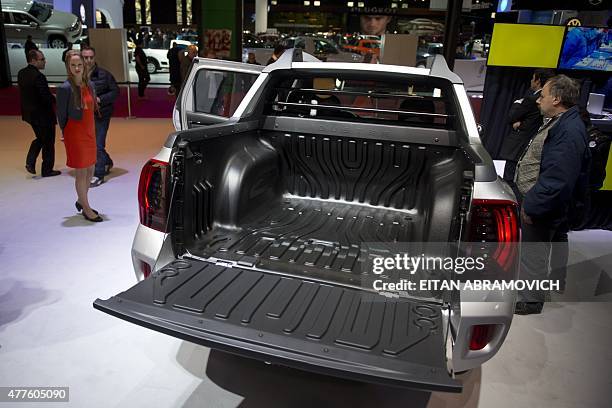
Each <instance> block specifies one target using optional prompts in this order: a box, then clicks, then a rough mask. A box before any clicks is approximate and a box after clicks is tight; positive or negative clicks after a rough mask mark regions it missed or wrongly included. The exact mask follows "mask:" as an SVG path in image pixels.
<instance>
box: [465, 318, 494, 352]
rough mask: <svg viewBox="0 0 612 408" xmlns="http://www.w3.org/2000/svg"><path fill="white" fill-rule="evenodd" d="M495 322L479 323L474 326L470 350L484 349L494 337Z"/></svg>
mask: <svg viewBox="0 0 612 408" xmlns="http://www.w3.org/2000/svg"><path fill="white" fill-rule="evenodd" d="M495 326H496V325H495V324H479V325H477V326H472V337H470V350H482V349H483V348H485V347H486V345H487V344H489V342H490V341H491V339H492V338H493V334H494V333H495Z"/></svg>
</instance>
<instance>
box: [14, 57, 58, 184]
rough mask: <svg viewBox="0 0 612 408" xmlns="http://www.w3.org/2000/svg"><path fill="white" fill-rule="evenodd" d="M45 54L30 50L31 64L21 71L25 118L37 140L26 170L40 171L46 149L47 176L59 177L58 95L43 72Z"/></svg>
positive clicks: (22, 105)
mask: <svg viewBox="0 0 612 408" xmlns="http://www.w3.org/2000/svg"><path fill="white" fill-rule="evenodd" d="M45 62H46V60H45V56H44V55H43V53H42V52H41V51H40V50H31V51H30V52H29V53H28V66H27V67H25V68H23V69H22V70H20V71H19V73H18V74H17V83H18V84H19V93H20V95H21V118H22V119H23V120H24V121H26V122H28V123H29V124H30V126H32V129H33V130H34V135H35V136H36V139H34V140H33V141H32V144H31V145H30V150H29V151H28V156H27V158H26V166H25V167H26V170H27V171H28V172H29V173H32V174H36V159H37V158H38V154H39V153H40V151H41V150H42V159H43V162H42V170H41V174H42V176H43V177H51V176H57V175H59V174H61V173H60V172H59V171H56V170H53V165H54V164H55V124H56V123H57V121H56V119H55V111H54V110H53V105H54V104H55V97H54V96H53V94H52V93H51V91H50V90H49V84H48V83H47V78H46V77H45V76H44V75H43V74H42V73H41V72H40V70H41V69H45Z"/></svg>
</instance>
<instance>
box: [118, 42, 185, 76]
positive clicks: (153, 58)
mask: <svg viewBox="0 0 612 408" xmlns="http://www.w3.org/2000/svg"><path fill="white" fill-rule="evenodd" d="M175 43H176V44H177V46H178V48H179V49H180V50H184V49H186V48H187V47H188V46H189V45H191V44H192V43H191V42H189V41H185V40H171V41H170V48H172V47H174V44H175ZM127 48H128V61H129V62H130V63H133V64H136V62H135V61H134V50H135V49H136V44H134V43H133V42H132V41H128V42H127ZM143 51H144V53H145V55H146V56H147V71H148V72H149V74H156V73H158V72H162V71H164V72H165V71H168V70H169V69H170V63H169V62H168V50H166V49H163V48H144V49H143Z"/></svg>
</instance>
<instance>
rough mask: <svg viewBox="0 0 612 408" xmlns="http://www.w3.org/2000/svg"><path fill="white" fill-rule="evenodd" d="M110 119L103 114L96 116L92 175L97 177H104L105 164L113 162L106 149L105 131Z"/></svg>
mask: <svg viewBox="0 0 612 408" xmlns="http://www.w3.org/2000/svg"><path fill="white" fill-rule="evenodd" d="M110 120H111V118H110V116H105V117H102V118H98V117H96V147H97V150H98V151H97V155H96V167H95V169H94V176H96V177H99V178H104V176H105V175H106V166H109V165H112V164H113V160H112V159H111V158H110V156H109V154H108V152H107V151H106V133H107V132H108V126H109V125H110Z"/></svg>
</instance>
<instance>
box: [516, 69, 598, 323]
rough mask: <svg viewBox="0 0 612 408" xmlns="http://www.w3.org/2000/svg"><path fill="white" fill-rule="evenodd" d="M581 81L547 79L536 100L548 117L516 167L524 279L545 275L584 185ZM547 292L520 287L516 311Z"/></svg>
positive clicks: (532, 309)
mask: <svg viewBox="0 0 612 408" xmlns="http://www.w3.org/2000/svg"><path fill="white" fill-rule="evenodd" d="M579 95H580V87H579V86H578V84H577V83H576V81H574V80H573V79H571V78H568V77H567V76H565V75H558V76H555V77H553V78H551V79H549V80H548V81H547V82H546V84H545V85H544V88H542V92H541V93H540V96H539V97H538V100H537V103H538V105H539V107H540V111H541V112H542V115H543V116H544V117H545V118H546V119H545V123H544V125H542V127H541V128H540V130H539V131H538V133H537V134H536V136H534V137H533V139H532V140H531V141H530V143H529V146H528V147H527V149H526V150H525V152H524V153H523V155H522V157H521V159H520V160H519V162H518V164H517V168H516V177H515V182H516V186H517V189H518V191H519V192H520V194H521V195H522V200H521V203H522V204H521V227H522V243H523V246H522V247H521V252H522V253H521V274H522V278H523V279H526V280H540V279H546V277H547V273H548V266H549V260H550V256H551V255H550V253H551V241H553V240H554V239H555V236H556V235H558V233H559V232H564V231H566V230H567V223H568V211H569V208H570V205H571V204H572V202H574V201H575V200H576V199H577V198H578V197H577V195H579V194H581V192H583V191H585V190H586V185H587V183H588V169H589V162H590V152H589V149H588V148H587V135H586V130H585V127H584V123H583V122H582V120H581V118H580V115H579V111H578V107H577V106H576V103H577V101H578V98H579ZM543 302H544V294H543V293H542V292H538V291H521V292H520V293H519V302H518V303H517V309H516V313H519V314H529V313H540V312H541V310H542V307H543Z"/></svg>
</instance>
